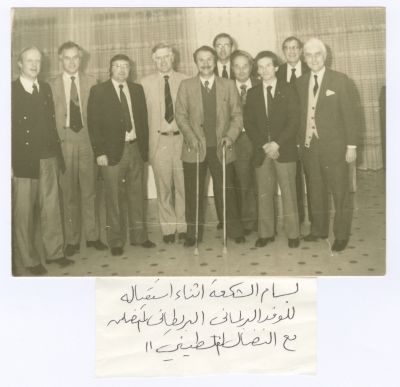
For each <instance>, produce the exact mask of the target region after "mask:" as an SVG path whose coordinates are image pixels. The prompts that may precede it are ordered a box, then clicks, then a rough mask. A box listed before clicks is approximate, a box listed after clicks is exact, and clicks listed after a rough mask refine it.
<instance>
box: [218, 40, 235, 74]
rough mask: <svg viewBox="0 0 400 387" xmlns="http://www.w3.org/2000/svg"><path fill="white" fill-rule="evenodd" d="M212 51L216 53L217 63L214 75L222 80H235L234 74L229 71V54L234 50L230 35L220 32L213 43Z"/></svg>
mask: <svg viewBox="0 0 400 387" xmlns="http://www.w3.org/2000/svg"><path fill="white" fill-rule="evenodd" d="M213 47H214V50H215V51H216V53H217V58H218V59H217V63H216V66H215V68H214V73H215V74H216V75H218V76H219V77H222V78H228V79H233V80H235V74H234V72H233V71H232V69H231V60H230V59H231V54H232V52H233V51H234V50H235V46H234V43H233V39H232V38H231V36H230V35H228V34H226V33H225V32H222V33H220V34H218V35H217V36H216V37H215V38H214V41H213Z"/></svg>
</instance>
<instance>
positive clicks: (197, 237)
mask: <svg viewBox="0 0 400 387" xmlns="http://www.w3.org/2000/svg"><path fill="white" fill-rule="evenodd" d="M194 255H199V152H197V153H196V248H195V249H194Z"/></svg>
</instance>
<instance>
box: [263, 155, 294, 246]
mask: <svg viewBox="0 0 400 387" xmlns="http://www.w3.org/2000/svg"><path fill="white" fill-rule="evenodd" d="M256 175H257V179H256V180H257V198H258V235H259V237H260V238H271V237H273V236H274V235H275V231H274V230H275V227H274V217H275V203H274V195H275V192H276V183H277V181H278V184H279V187H280V189H281V198H282V207H283V227H284V229H285V233H286V237H287V238H289V239H295V238H298V237H299V236H300V227H299V214H298V210H297V193H296V162H295V161H294V162H290V163H280V162H278V161H276V160H273V159H271V158H270V157H265V160H264V162H263V164H262V166H261V167H259V168H256Z"/></svg>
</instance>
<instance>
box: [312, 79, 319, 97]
mask: <svg viewBox="0 0 400 387" xmlns="http://www.w3.org/2000/svg"><path fill="white" fill-rule="evenodd" d="M314 78H315V85H314V88H313V92H314V97H315V95H316V94H317V91H318V76H317V75H314Z"/></svg>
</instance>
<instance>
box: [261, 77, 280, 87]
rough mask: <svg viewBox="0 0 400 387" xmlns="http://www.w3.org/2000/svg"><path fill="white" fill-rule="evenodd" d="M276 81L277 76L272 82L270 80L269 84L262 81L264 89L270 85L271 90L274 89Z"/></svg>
mask: <svg viewBox="0 0 400 387" xmlns="http://www.w3.org/2000/svg"><path fill="white" fill-rule="evenodd" d="M277 81H278V80H277V78H275V79H274V80H273V82H272V83H271V84H270V85H267V84H266V83H265V82H264V81H263V86H264V89H266V88H267V87H268V86H272V90H275V87H276V82H277Z"/></svg>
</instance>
